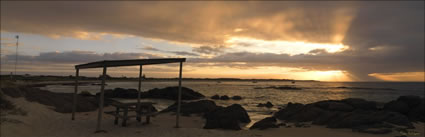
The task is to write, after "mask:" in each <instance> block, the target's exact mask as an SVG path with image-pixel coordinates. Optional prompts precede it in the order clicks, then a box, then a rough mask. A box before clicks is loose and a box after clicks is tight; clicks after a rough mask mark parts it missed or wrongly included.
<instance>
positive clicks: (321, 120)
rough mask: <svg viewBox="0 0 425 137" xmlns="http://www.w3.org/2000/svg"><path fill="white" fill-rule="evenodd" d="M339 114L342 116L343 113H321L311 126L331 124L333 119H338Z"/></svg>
mask: <svg viewBox="0 0 425 137" xmlns="http://www.w3.org/2000/svg"><path fill="white" fill-rule="evenodd" d="M341 114H343V112H331V111H323V112H322V113H321V115H320V116H319V117H317V118H316V119H315V120H314V121H313V124H316V125H326V124H328V123H330V122H332V121H333V119H334V118H335V117H338V115H341Z"/></svg>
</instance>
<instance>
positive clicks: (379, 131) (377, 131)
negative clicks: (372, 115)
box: [357, 128, 393, 134]
mask: <svg viewBox="0 0 425 137" xmlns="http://www.w3.org/2000/svg"><path fill="white" fill-rule="evenodd" d="M357 132H361V133H369V134H388V133H391V132H393V130H392V129H388V128H369V129H360V130H357Z"/></svg>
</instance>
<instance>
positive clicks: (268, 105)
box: [257, 101, 274, 108]
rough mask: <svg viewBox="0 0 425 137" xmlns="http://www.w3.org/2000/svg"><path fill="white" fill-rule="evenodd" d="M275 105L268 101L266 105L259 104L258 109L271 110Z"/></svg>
mask: <svg viewBox="0 0 425 137" xmlns="http://www.w3.org/2000/svg"><path fill="white" fill-rule="evenodd" d="M273 106H274V105H273V104H272V103H271V102H270V101H267V102H266V103H259V104H258V105H257V107H266V108H271V107H273Z"/></svg>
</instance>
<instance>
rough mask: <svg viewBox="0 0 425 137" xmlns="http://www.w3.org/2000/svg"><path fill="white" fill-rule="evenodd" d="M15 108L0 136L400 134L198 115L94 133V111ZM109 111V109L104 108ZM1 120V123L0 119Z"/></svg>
mask: <svg viewBox="0 0 425 137" xmlns="http://www.w3.org/2000/svg"><path fill="white" fill-rule="evenodd" d="M6 98H7V99H8V100H10V101H11V102H13V103H14V104H15V106H16V107H17V108H20V109H22V110H23V111H25V112H27V114H26V115H12V114H7V115H2V119H9V120H10V119H14V120H19V121H20V122H8V121H4V122H2V123H1V136H4V137H68V136H69V137H88V136H93V137H116V136H127V137H133V136H149V137H160V136H176V137H216V136H234V137H276V136H287V137H312V136H315V137H330V136H338V137H360V136H361V137H379V136H382V137H394V136H399V135H400V133H398V132H392V133H390V134H382V135H374V134H366V133H358V132H352V131H351V130H350V129H329V128H325V127H323V126H316V125H312V126H311V127H309V128H295V127H293V128H284V127H280V128H273V129H266V130H248V129H243V130H240V131H231V130H216V129H210V130H208V129H203V128H202V127H203V125H204V124H205V120H204V119H203V118H202V117H200V116H191V117H186V116H183V117H182V119H181V128H174V126H175V116H174V115H172V114H171V113H163V114H159V115H157V116H156V117H153V118H152V119H151V124H147V125H146V124H142V123H139V122H137V121H136V120H135V119H130V121H129V123H128V126H127V127H122V126H118V125H114V124H113V119H114V118H113V117H112V116H109V115H104V117H103V122H102V129H104V130H106V131H107V132H106V133H94V131H95V126H96V118H97V111H92V112H81V113H77V115H76V120H75V121H72V120H71V114H69V113H65V114H64V113H58V112H55V111H53V110H52V109H51V108H49V107H48V106H45V105H42V104H39V103H36V102H28V101H27V100H26V99H25V98H22V97H20V98H11V97H6ZM105 109H106V110H112V108H111V107H107V108H105ZM2 121H3V120H2ZM414 125H415V127H416V129H415V131H418V132H419V133H420V135H424V123H415V124H414Z"/></svg>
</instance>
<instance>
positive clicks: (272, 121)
mask: <svg viewBox="0 0 425 137" xmlns="http://www.w3.org/2000/svg"><path fill="white" fill-rule="evenodd" d="M276 122H277V120H276V118H274V117H267V118H264V119H262V120H260V121H258V122H255V123H254V125H252V126H251V127H250V128H249V129H260V130H264V129H267V128H278V127H279V126H278V125H277V124H276Z"/></svg>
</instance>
